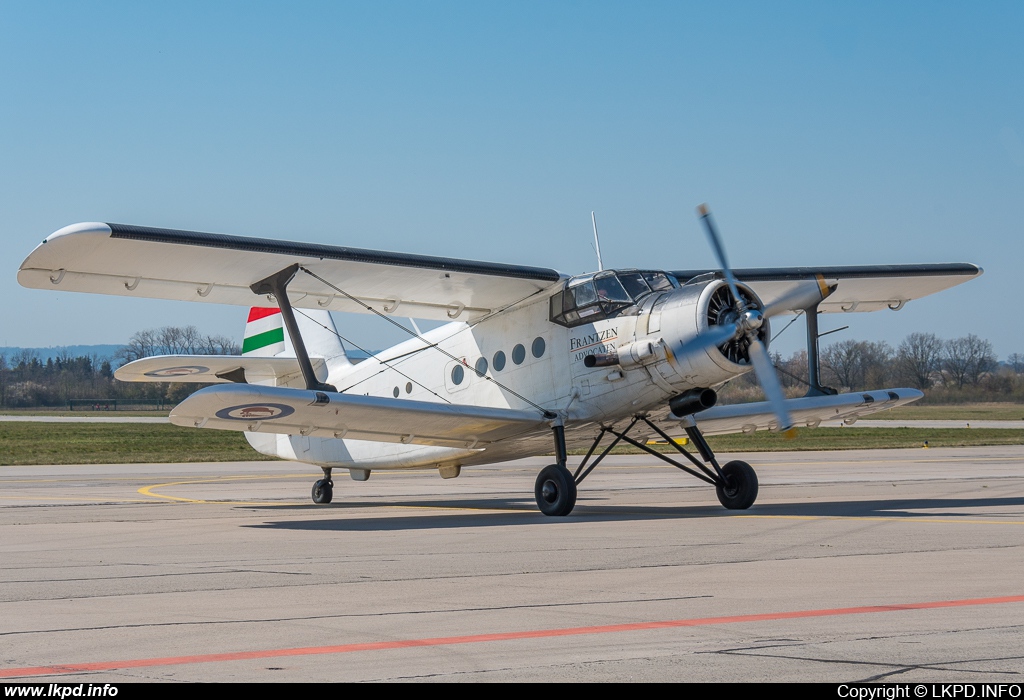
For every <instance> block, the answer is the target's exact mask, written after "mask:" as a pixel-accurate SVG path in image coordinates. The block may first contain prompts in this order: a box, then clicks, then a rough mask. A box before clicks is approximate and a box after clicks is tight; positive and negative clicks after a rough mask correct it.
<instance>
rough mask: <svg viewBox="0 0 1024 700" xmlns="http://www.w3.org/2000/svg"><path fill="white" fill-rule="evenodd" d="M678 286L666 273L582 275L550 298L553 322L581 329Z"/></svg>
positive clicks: (616, 272)
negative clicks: (652, 293)
mask: <svg viewBox="0 0 1024 700" xmlns="http://www.w3.org/2000/svg"><path fill="white" fill-rule="evenodd" d="M678 286H679V282H677V281H676V279H675V278H674V277H672V276H671V275H668V274H666V273H664V272H656V271H646V270H618V271H616V270H608V271H606V272H596V273H591V274H588V275H579V276H577V277H572V278H570V279H569V280H567V281H566V283H565V286H564V287H563V288H562V291H560V292H558V294H555V296H553V297H551V316H550V318H551V321H552V322H553V323H558V324H560V325H563V326H569V327H572V326H578V325H581V324H584V323H591V322H593V321H597V320H600V319H604V318H611V317H613V316H617V315H619V314H621V313H624V312H625V310H627V309H630V308H633V307H635V306H636V303H637V302H638V301H640V299H642V298H643V297H645V296H647V295H648V294H650V293H651V292H660V291H664V290H666V289H673V288H675V287H678Z"/></svg>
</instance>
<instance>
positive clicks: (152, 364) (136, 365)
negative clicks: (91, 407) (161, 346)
mask: <svg viewBox="0 0 1024 700" xmlns="http://www.w3.org/2000/svg"><path fill="white" fill-rule="evenodd" d="M310 362H312V363H313V372H314V373H315V374H316V376H317V379H319V380H320V381H324V380H326V379H327V365H326V363H325V361H324V360H323V358H320V357H313V358H310ZM114 376H115V377H116V378H117V379H119V380H121V381H122V382H181V383H191V384H216V383H224V382H226V383H240V384H245V383H248V384H270V385H273V386H289V385H291V384H293V383H294V385H295V386H304V382H303V378H302V371H301V370H300V369H299V363H298V361H297V360H296V359H295V358H294V357H286V356H283V357H249V356H245V357H239V356H237V355H157V356H154V357H146V358H143V359H141V360H135V361H134V362H129V363H128V364H126V365H124V366H123V367H120V368H119V369H118V370H117V371H116V372H114Z"/></svg>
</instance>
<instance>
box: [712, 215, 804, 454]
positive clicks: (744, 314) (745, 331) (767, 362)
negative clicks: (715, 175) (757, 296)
mask: <svg viewBox="0 0 1024 700" xmlns="http://www.w3.org/2000/svg"><path fill="white" fill-rule="evenodd" d="M697 213H698V214H700V218H701V221H703V222H704V228H705V230H706V231H707V234H708V239H709V240H710V241H711V247H712V248H714V250H715V255H717V256H718V264H719V265H720V266H721V268H722V273H723V274H724V275H725V280H726V282H727V283H728V284H729V291H730V292H732V298H733V300H734V302H733V303H734V305H735V309H736V320H735V321H734V322H732V323H725V324H722V325H720V326H713V327H712V328H710V329H708V331H707V332H706V333H703V334H702V337H701V338H700V339H699V340H698V343H699V345H700V346H702V347H712V346H718V345H721V344H722V343H725V342H728V341H729V340H730V339H732V338H739V337H743V336H745V337H746V340H747V343H748V346H747V353H748V354H749V356H750V363H751V364H752V365H753V366H754V374H756V375H757V381H758V383H760V385H761V389H762V391H764V395H765V397H766V398H767V399H768V403H769V404H771V406H772V410H773V411H774V412H775V418H776V420H777V421H778V425H779V431H780V432H782V433H785V434H786V435H787V436H792V435H793V434H794V429H793V419H792V418H791V417H790V415H789V411H788V410H786V401H785V396H784V394H783V393H782V386H781V385H780V384H779V378H778V376H777V375H776V374H775V367H774V366H773V365H772V361H771V358H770V357H768V349H767V348H766V347H765V344H764V343H763V342H762V341H761V339H760V338H759V337H758V331H759V330H760V329H761V325H762V324H763V323H764V319H765V318H766V317H768V316H770V315H773V314H775V313H781V312H782V311H786V310H788V309H789V307H790V306H791V305H792V304H793V303H794V302H796V301H799V300H800V299H801V298H803V297H802V296H800V295H797V294H796V291H794V292H793V293H790V294H787V295H786V296H785V297H783V298H781V299H779V300H778V301H776V302H775V303H773V304H772V308H771V311H772V313H771V314H769V313H768V311H769V310H768V309H765V311H764V312H762V311H761V310H759V309H756V308H749V309H748V308H747V305H746V303H745V302H744V301H743V297H742V296H740V293H739V288H738V286H737V284H736V277H735V276H734V275H733V274H732V268H730V267H729V263H728V261H727V260H726V258H725V249H724V248H723V247H722V241H721V238H720V237H719V235H718V231H717V229H716V228H715V223H714V221H713V220H712V219H711V212H710V211H708V207H707V205H706V204H701V205H700V206H699V207H697ZM797 291H799V292H800V294H801V295H803V294H806V290H803V289H799V288H798V290H797ZM819 295H820V293H819ZM780 302H783V303H782V304H780Z"/></svg>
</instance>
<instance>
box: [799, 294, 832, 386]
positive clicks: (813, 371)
mask: <svg viewBox="0 0 1024 700" xmlns="http://www.w3.org/2000/svg"><path fill="white" fill-rule="evenodd" d="M820 303H821V302H820V301H819V302H815V303H814V304H812V305H810V306H808V307H807V308H806V309H804V319H806V322H807V384H808V386H809V387H810V388H809V389H807V393H806V394H804V396H831V395H833V394H837V393H839V392H837V391H836V390H835V389H833V388H832V387H830V386H822V385H821V361H820V359H819V357H818V338H820V337H821V335H820V334H819V333H818V304H820Z"/></svg>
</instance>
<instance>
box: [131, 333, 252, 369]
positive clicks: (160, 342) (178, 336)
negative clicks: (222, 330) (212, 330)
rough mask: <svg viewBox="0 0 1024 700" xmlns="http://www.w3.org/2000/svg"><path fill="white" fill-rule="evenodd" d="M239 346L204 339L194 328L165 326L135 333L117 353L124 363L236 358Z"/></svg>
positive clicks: (220, 339) (222, 339)
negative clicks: (163, 357)
mask: <svg viewBox="0 0 1024 700" xmlns="http://www.w3.org/2000/svg"><path fill="white" fill-rule="evenodd" d="M239 352H241V348H239V346H238V344H237V343H235V342H234V341H232V340H231V339H230V338H226V337H224V336H219V335H218V336H205V337H204V336H203V335H201V334H200V333H199V329H197V328H196V327H195V326H164V327H163V328H153V329H149V330H145V331H138V332H137V333H134V334H133V335H132V337H131V338H130V339H129V340H128V344H127V345H125V346H124V347H122V348H121V349H120V350H118V351H117V352H116V353H115V355H114V356H115V358H116V359H118V360H120V361H121V364H125V363H127V362H133V361H134V360H139V359H142V358H143V357H152V356H153V355H237V354H239Z"/></svg>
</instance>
